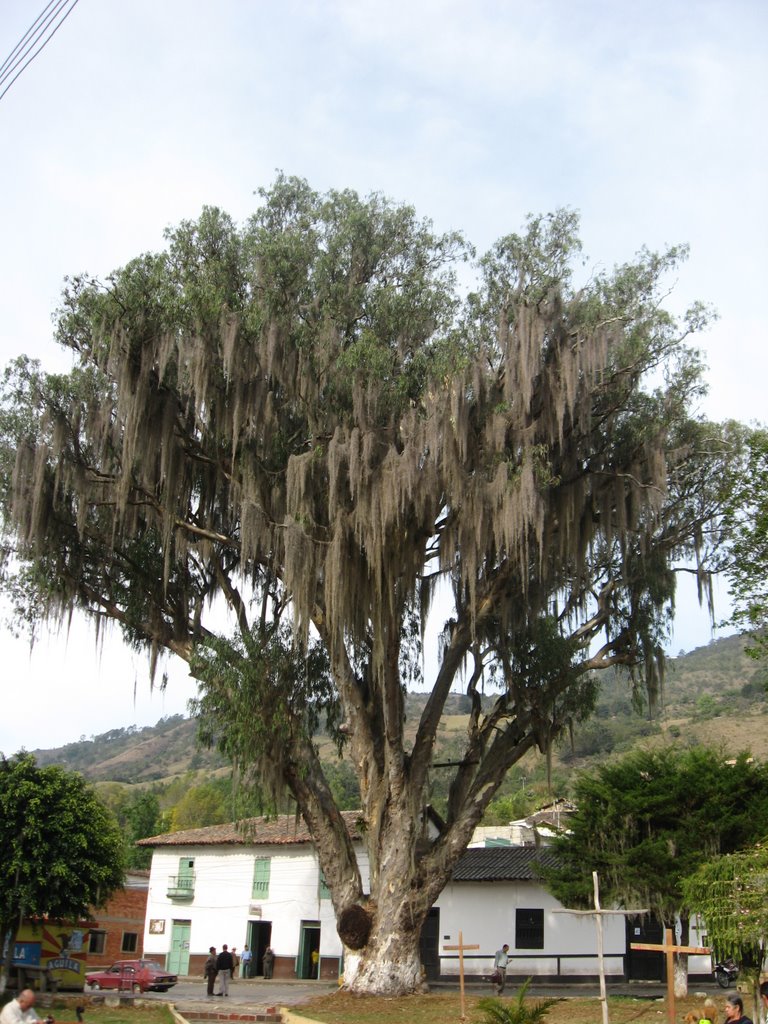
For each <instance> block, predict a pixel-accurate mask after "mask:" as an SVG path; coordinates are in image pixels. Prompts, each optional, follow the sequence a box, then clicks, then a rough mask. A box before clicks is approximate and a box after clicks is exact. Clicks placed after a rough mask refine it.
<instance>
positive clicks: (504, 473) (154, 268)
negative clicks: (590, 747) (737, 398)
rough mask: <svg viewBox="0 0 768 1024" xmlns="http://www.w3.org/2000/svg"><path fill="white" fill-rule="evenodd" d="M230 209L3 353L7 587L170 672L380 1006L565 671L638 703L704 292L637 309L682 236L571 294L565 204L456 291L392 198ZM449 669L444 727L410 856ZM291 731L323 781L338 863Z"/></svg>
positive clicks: (695, 549) (661, 594)
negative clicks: (261, 802) (410, 711)
mask: <svg viewBox="0 0 768 1024" xmlns="http://www.w3.org/2000/svg"><path fill="white" fill-rule="evenodd" d="M260 200H261V205H260V206H259V208H258V209H257V211H256V213H255V214H254V215H253V217H252V218H251V219H250V220H249V221H248V222H247V223H246V224H245V226H244V227H243V228H238V227H237V226H236V225H235V224H234V223H233V222H232V221H231V219H230V218H229V217H227V216H226V215H225V214H224V213H222V212H221V211H219V210H216V209H206V210H204V211H203V213H202V215H201V217H200V218H199V219H198V220H197V221H188V222H184V223H182V224H180V225H179V226H178V227H177V228H174V229H172V230H170V231H169V232H168V234H167V248H166V249H165V250H164V251H163V252H160V253H156V254H145V255H143V256H141V257H139V258H137V259H135V260H133V261H132V262H130V263H129V264H127V265H126V266H125V267H123V268H122V269H120V270H118V271H116V272H115V273H114V274H112V275H111V276H110V277H109V278H108V279H107V280H106V281H105V282H103V283H101V282H99V281H96V280H93V279H91V278H89V277H87V276H80V277H77V278H73V279H72V280H71V281H70V282H69V283H68V286H67V288H66V290H65V293H64V299H63V304H62V307H61V309H60V311H59V313H58V317H57V337H58V340H59V341H60V342H61V344H62V345H64V346H66V347H67V348H68V349H70V350H71V351H72V353H73V354H74V356H75V360H76V365H75V367H74V368H73V370H72V372H71V373H69V374H66V375H51V374H45V373H43V372H42V371H41V370H40V369H39V367H36V366H35V365H33V364H31V363H29V362H27V361H25V360H20V361H17V363H16V364H15V365H13V366H12V367H10V368H9V370H8V372H7V375H6V380H5V389H4V403H3V413H2V419H1V420H0V437H2V446H0V465H2V466H4V467H5V468H6V472H5V474H4V477H3V481H2V485H1V486H2V493H1V494H0V499H2V501H3V511H4V522H5V524H6V531H7V534H8V536H9V543H11V542H12V543H13V548H14V554H15V558H16V562H15V563H14V565H16V564H18V565H20V567H21V568H20V573H19V574H17V575H16V576H15V577H14V578H13V579H11V578H10V575H9V576H8V577H7V587H8V589H9V590H11V591H12V592H13V593H14V595H15V597H16V599H17V602H18V606H19V615H20V616H25V615H26V616H27V617H28V618H29V619H30V621H31V622H33V623H34V622H35V621H36V620H37V619H38V618H39V617H40V616H56V615H64V616H66V615H68V614H69V613H70V612H71V610H72V609H73V608H79V609H82V610H84V611H86V612H87V613H89V614H90V615H92V616H93V617H94V618H95V619H96V621H97V622H103V621H107V620H110V621H113V622H116V623H118V624H119V626H120V628H121V629H122V631H123V633H124V636H125V638H126V640H127V641H128V642H129V643H131V644H133V645H136V646H139V647H145V648H147V649H148V650H149V651H150V654H151V659H152V665H153V667H154V664H155V661H156V658H157V655H158V653H159V652H161V651H168V652H171V653H172V654H175V655H178V656H179V657H181V658H183V659H185V660H186V661H187V662H188V663H189V664H190V667H191V670H192V671H193V673H194V674H195V675H196V677H197V678H198V679H199V680H200V681H201V685H202V688H201V697H200V703H199V712H200V715H201V727H202V731H203V734H204V735H205V737H206V738H207V739H208V741H209V742H216V743H219V744H220V745H221V746H222V748H223V749H225V750H227V752H228V753H229V755H230V756H231V757H232V758H233V759H234V760H235V762H236V763H237V764H238V766H239V768H240V770H241V772H242V773H243V775H244V777H246V778H247V776H248V773H251V774H252V776H253V777H254V778H257V779H259V780H261V779H262V778H266V779H267V780H269V781H270V782H271V784H272V785H273V787H275V790H276V789H277V788H281V787H282V788H285V789H287V791H288V793H289V794H290V795H291V796H292V798H293V799H294V800H295V801H296V803H297V805H298V807H299V809H300V811H301V814H302V815H303V817H304V819H305V821H306V822H307V825H308V827H309V828H310V830H311V832H312V835H313V837H314V839H315V842H316V846H317V850H318V856H319V858H320V861H321V864H322V867H323V871H324V873H325V877H326V879H327V881H328V884H329V887H330V889H331V892H332V898H333V902H334V908H335V911H336V914H337V922H338V927H339V932H340V934H341V936H342V939H343V940H344V941H345V943H346V945H347V951H346V956H345V963H346V971H345V980H346V981H347V983H348V984H349V985H350V986H352V987H355V988H357V990H358V991H362V990H366V989H368V990H376V991H392V992H394V991H408V990H410V989H412V988H414V987H416V986H417V985H418V984H419V980H420V969H419V959H418V948H417V945H418V932H419V927H420V922H421V921H422V920H423V919H424V917H425V915H426V913H427V911H428V908H429V906H430V905H431V903H432V902H433V901H434V899H435V898H436V896H437V895H438V894H439V892H440V890H441V888H442V887H443V885H444V884H445V881H446V880H447V878H448V877H449V875H450V871H451V869H452V867H453V865H454V864H455V862H456V860H457V858H458V857H459V856H460V854H461V852H462V850H463V849H464V847H465V846H466V843H467V842H468V840H469V838H470V836H471V834H472V830H473V828H474V827H475V825H477V824H478V822H479V821H480V820H481V818H482V815H483V812H484V810H485V808H486V807H487V805H488V803H489V801H490V800H491V799H492V797H493V794H494V792H495V791H496V789H497V788H498V786H499V784H500V783H501V781H502V780H503V778H504V775H505V773H506V772H507V770H508V769H509V768H510V766H512V765H513V764H515V762H517V761H518V760H519V759H520V758H521V757H522V756H523V755H524V754H525V753H526V752H527V751H528V750H531V749H532V748H534V747H536V746H538V747H539V748H541V749H542V750H547V749H549V745H550V744H551V742H552V741H553V739H554V738H556V737H557V736H558V735H559V734H560V732H561V731H562V730H563V729H565V728H567V726H568V724H569V723H570V722H572V721H573V720H575V719H578V718H579V717H583V716H584V715H586V714H588V712H589V710H590V707H591V704H592V701H593V697H594V682H593V680H592V678H591V674H592V673H593V671H595V670H598V669H602V668H606V667H609V666H622V667H625V668H626V669H627V670H628V672H629V673H631V674H632V675H633V677H634V681H635V683H636V685H641V684H642V683H645V685H646V686H647V687H648V689H649V691H650V693H651V694H652V695H653V694H654V693H655V692H656V691H657V690H658V687H659V685H660V681H661V668H662V660H663V659H662V653H661V652H662V641H663V639H664V636H665V632H666V629H667V627H668V624H669V619H670V615H671V613H672V609H673V601H674V590H675V569H676V568H677V567H684V568H687V569H688V570H689V571H691V570H690V567H691V566H692V565H693V567H694V568H693V570H692V571H696V572H697V573H698V574H699V580H700V583H701V585H702V588H703V590H706V587H707V571H706V568H707V566H706V560H707V555H708V552H709V550H710V548H711V546H712V544H713V543H714V542H715V541H716V540H717V536H718V534H717V523H718V516H719V513H720V510H721V507H722V501H723V495H724V489H725V488H726V486H727V472H728V459H727V458H726V457H725V449H724V445H723V435H722V431H721V430H719V429H718V428H717V427H715V426H713V425H711V424H707V423H705V422H703V421H701V420H699V419H697V418H695V417H694V416H692V415H691V414H690V413H689V409H690V408H691V407H692V405H695V403H696V401H697V399H698V397H699V396H700V394H701V391H702V384H701V378H700V369H701V367H700V362H699V359H698V357H697V355H696V353H695V351H693V350H691V349H690V348H689V347H687V345H686V338H687V337H688V335H689V334H690V333H691V332H692V331H695V330H698V329H700V328H701V327H703V326H704V325H705V324H706V320H707V313H706V311H705V310H704V309H703V308H702V307H701V306H696V307H694V308H692V309H691V310H690V311H689V312H688V313H687V314H686V315H685V316H684V317H683V318H682V320H680V321H678V320H677V319H676V318H675V317H674V316H672V315H671V314H670V313H669V312H668V311H667V310H665V309H664V306H663V302H662V300H663V296H664V292H665V289H666V284H665V283H664V277H665V275H666V274H667V273H668V272H670V271H673V270H674V268H675V267H676V265H677V264H678V263H679V261H680V260H681V259H683V258H685V256H686V251H685V249H684V248H672V249H670V250H669V251H667V252H664V253H662V254H655V253H652V252H648V251H642V252H641V253H639V254H638V256H637V258H636V259H634V260H633V261H631V262H629V263H627V264H625V265H622V266H619V267H616V268H614V269H613V270H612V271H610V272H608V271H600V270H596V271H594V272H593V273H592V275H591V276H586V279H585V280H584V281H583V282H579V283H578V284H576V283H574V280H573V270H574V264H575V260H576V257H577V256H578V253H579V250H580V245H579V241H578V237H577V228H578V223H577V218H576V216H575V214H573V213H572V212H570V211H559V212H557V213H555V214H552V215H550V216H541V217H532V218H530V219H529V221H528V223H527V225H526V227H525V230H524V232H523V233H522V234H510V235H507V236H505V237H503V238H502V239H501V240H500V241H499V242H498V243H497V244H496V245H495V246H494V247H493V248H492V249H491V250H490V251H489V252H488V253H487V254H486V255H485V256H483V257H482V258H481V259H480V260H478V261H477V263H476V264H475V270H476V280H475V285H474V287H473V288H472V290H469V291H466V290H463V289H461V288H459V286H458V284H457V273H458V270H459V268H460V267H461V265H462V264H463V263H466V262H468V261H470V260H472V259H473V256H474V254H473V252H472V250H471V247H470V246H468V245H467V243H466V242H465V241H464V240H463V239H462V237H461V236H460V235H458V234H457V233H453V232H449V233H444V234H440V233H437V232H435V230H434V228H433V227H432V225H431V224H430V223H429V222H427V221H424V220H420V219H419V218H417V216H416V214H415V213H414V211H413V210H412V209H411V208H410V207H407V206H400V205H397V204H394V203H392V202H390V201H388V200H386V199H385V198H383V197H381V196H378V195H373V196H370V197H368V198H367V199H362V198H360V197H359V196H358V195H356V194H355V193H354V192H351V191H341V192H335V191H334V192H330V193H328V194H327V195H320V194H318V193H316V192H314V191H313V190H312V189H311V188H310V187H309V186H308V185H307V183H306V182H304V181H301V180H298V179H293V178H288V177H284V176H280V177H279V178H278V179H277V181H276V182H275V184H274V185H273V186H272V187H271V188H270V189H268V190H263V191H261V193H260ZM430 610H437V611H439V618H440V621H439V624H438V626H437V628H436V631H435V634H434V635H432V636H427V634H426V630H427V629H428V628H434V623H435V621H436V617H435V616H432V617H430V615H429V612H430ZM227 616H228V617H227ZM225 620H226V625H224V624H223V623H224V621H225ZM425 645H427V646H426V651H427V657H426V659H425ZM433 661H434V663H435V664H434V665H433V664H432V662H433ZM425 665H428V677H425ZM421 682H424V683H426V685H428V686H429V688H430V696H429V699H428V701H427V703H426V705H425V707H424V709H423V711H422V712H421V714H420V716H419V718H418V721H416V722H414V723H412V725H411V728H410V731H408V732H407V731H406V728H405V721H404V718H405V709H404V690H405V687H406V686H407V685H410V684H413V683H421ZM454 687H463V688H464V689H465V691H466V693H467V694H468V695H469V697H470V701H471V707H472V712H471V714H470V719H469V724H468V729H467V735H466V740H465V745H464V749H463V753H462V756H461V757H460V758H458V759H457V763H456V764H455V765H453V766H452V770H453V777H452V782H451V786H450V793H449V798H448V803H447V811H446V815H445V822H444V825H443V827H442V829H441V832H440V835H439V837H438V839H437V840H436V841H434V842H432V843H431V845H429V847H428V848H427V846H425V843H424V839H425V836H424V834H423V831H424V827H425V826H424V825H423V822H424V821H425V817H424V808H425V805H426V804H427V803H428V801H429V793H430V780H431V777H432V771H433V769H432V751H433V747H434V743H435V737H436V734H437V729H438V726H439V723H440V719H441V714H442V709H443V706H444V704H445V701H446V699H447V697H448V694H449V693H450V691H451V689H452V688H454ZM484 687H486V688H489V689H490V690H491V691H493V692H495V694H496V699H495V700H494V702H493V703H492V705H491V707H490V709H483V708H482V706H481V702H480V700H479V697H480V694H481V692H482V690H483V688H484ZM318 723H323V724H324V727H325V728H326V729H327V730H328V731H329V732H330V734H331V735H332V736H333V737H334V738H335V739H336V741H337V742H338V744H339V745H340V746H346V748H347V750H348V752H349V755H350V759H351V761H352V763H353V764H354V766H355V771H356V773H357V775H358V779H359V784H360V799H361V805H362V807H361V819H362V820H363V821H364V823H365V829H366V845H367V852H368V858H369V877H368V878H367V879H366V880H365V881H364V879H363V876H362V875H361V872H360V866H359V865H358V863H357V860H356V857H355V853H354V849H353V847H352V843H351V840H350V838H349V836H348V834H347V831H346V828H345V826H344V821H343V819H342V818H341V815H340V814H339V812H338V807H337V805H336V803H335V801H334V798H333V793H332V790H331V788H330V786H329V784H328V780H327V779H326V778H325V776H324V774H323V771H322V767H321V765H320V762H319V759H318V756H317V752H316V750H315V747H314V745H313V742H312V733H313V729H314V728H315V726H316V725H317V724H318ZM417 850H418V851H419V857H417V856H416V851H417ZM349 921H353V922H355V926H354V927H350V928H348V927H347V922H349ZM361 922H364V926H362V927H361V926H360V923H361Z"/></svg>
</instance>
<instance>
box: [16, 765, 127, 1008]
mask: <svg viewBox="0 0 768 1024" xmlns="http://www.w3.org/2000/svg"><path fill="white" fill-rule="evenodd" d="M0 850H1V851H2V856H0V935H2V936H6V935H10V941H9V944H8V949H9V950H13V946H14V935H15V934H16V929H17V928H18V926H19V924H20V923H21V922H22V920H23V919H24V918H27V917H48V918H52V919H60V920H78V919H79V918H84V917H87V916H88V915H89V913H90V909H91V907H100V906H102V905H103V904H104V903H105V902H106V901H107V900H108V899H109V897H110V896H111V895H112V893H113V892H114V891H115V889H118V888H119V887H120V886H121V885H122V884H123V877H124V861H123V839H122V835H121V833H120V829H119V827H118V825H117V823H116V821H115V820H114V819H113V818H112V817H111V815H110V814H109V813H108V812H107V810H106V808H105V807H104V805H103V804H102V803H101V801H100V800H99V799H98V798H97V797H96V795H95V793H94V791H93V790H92V789H91V787H90V786H88V785H87V784H86V783H85V782H84V781H83V779H82V777H81V776H80V775H76V774H73V773H72V772H66V771H64V770H63V769H61V768H56V767H53V766H49V767H46V768H38V766H37V764H36V763H35V759H34V758H33V757H32V755H31V754H26V753H23V752H22V753H20V754H15V755H14V756H13V757H11V758H5V757H2V756H1V755H0ZM7 971H8V964H3V978H2V980H3V985H2V987H3V988H4V987H5V981H6V978H7Z"/></svg>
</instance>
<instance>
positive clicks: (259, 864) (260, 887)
mask: <svg viewBox="0 0 768 1024" xmlns="http://www.w3.org/2000/svg"><path fill="white" fill-rule="evenodd" d="M270 863H271V862H270V859H269V857H257V858H256V860H255V861H254V862H253V889H252V891H251V896H252V898H253V899H255V900H265V899H266V898H267V897H268V896H269V871H270Z"/></svg>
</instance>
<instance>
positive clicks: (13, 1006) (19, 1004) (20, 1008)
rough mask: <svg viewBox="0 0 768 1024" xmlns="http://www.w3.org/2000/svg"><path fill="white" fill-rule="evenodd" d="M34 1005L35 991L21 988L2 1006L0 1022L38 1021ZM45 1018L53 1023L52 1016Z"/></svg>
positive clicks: (19, 1023) (4, 1023) (17, 1023)
mask: <svg viewBox="0 0 768 1024" xmlns="http://www.w3.org/2000/svg"><path fill="white" fill-rule="evenodd" d="M34 1006H35V993H34V992H33V991H32V989H31V988H25V989H22V991H21V992H19V994H18V995H17V996H16V998H15V999H12V1000H11V1001H10V1003H6V1004H5V1006H4V1007H3V1011H2V1013H0V1024H33V1022H34V1021H39V1020H40V1018H39V1017H38V1016H37V1014H36V1013H35V1010H34ZM46 1019H47V1020H48V1021H50V1022H51V1024H53V1018H52V1017H48V1018H46Z"/></svg>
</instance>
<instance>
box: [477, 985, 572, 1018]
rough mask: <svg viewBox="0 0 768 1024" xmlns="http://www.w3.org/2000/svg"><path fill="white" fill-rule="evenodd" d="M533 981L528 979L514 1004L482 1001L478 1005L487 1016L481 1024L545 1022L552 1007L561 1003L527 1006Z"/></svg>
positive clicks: (546, 1002) (553, 1000)
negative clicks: (526, 1002) (528, 994)
mask: <svg viewBox="0 0 768 1024" xmlns="http://www.w3.org/2000/svg"><path fill="white" fill-rule="evenodd" d="M530 984H531V979H530V978H526V980H525V982H524V983H523V984H522V985H521V986H520V990H519V991H518V993H517V999H516V1000H515V1001H514V1002H502V1001H501V999H481V1000H480V1002H479V1003H478V1004H477V1007H478V1009H479V1010H482V1011H483V1013H484V1014H485V1016H484V1017H483V1018H482V1019H481V1024H537V1022H538V1021H541V1020H544V1018H545V1017H546V1016H547V1014H548V1013H549V1010H550V1007H552V1006H554V1005H555V1003H559V1002H560V1000H559V999H540V1000H539V1001H538V1002H535V1003H529V1004H528V1005H527V1006H526V1005H525V995H526V992H527V991H528V986H529V985H530Z"/></svg>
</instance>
